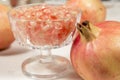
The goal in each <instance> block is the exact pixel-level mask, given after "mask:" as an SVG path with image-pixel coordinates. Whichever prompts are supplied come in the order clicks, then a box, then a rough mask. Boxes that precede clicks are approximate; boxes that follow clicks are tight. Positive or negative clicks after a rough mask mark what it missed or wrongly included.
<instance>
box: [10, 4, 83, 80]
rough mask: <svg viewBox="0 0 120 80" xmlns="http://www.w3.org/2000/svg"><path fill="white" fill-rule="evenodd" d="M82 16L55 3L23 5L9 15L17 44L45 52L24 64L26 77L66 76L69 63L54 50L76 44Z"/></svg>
mask: <svg viewBox="0 0 120 80" xmlns="http://www.w3.org/2000/svg"><path fill="white" fill-rule="evenodd" d="M80 15H81V13H80V10H77V9H72V8H71V7H69V6H66V5H61V4H55V3H47V4H42V3H40V4H29V5H23V6H19V7H16V8H13V9H12V10H11V11H10V12H9V19H10V23H11V27H12V31H13V34H14V36H15V39H16V41H17V42H18V43H19V44H21V45H23V46H27V47H29V48H32V49H38V50H40V52H41V53H40V55H37V56H34V57H30V58H28V59H26V60H25V61H24V62H23V64H22V71H23V73H24V74H25V75H26V76H29V77H31V78H35V79H41V78H42V80H43V79H53V78H57V77H58V76H60V75H64V72H65V71H66V70H67V69H68V65H69V61H68V60H67V59H66V58H64V57H62V56H58V55H52V53H51V49H55V48H60V47H63V46H65V45H68V44H69V43H70V42H71V41H72V34H73V31H74V30H75V26H76V23H77V22H80Z"/></svg>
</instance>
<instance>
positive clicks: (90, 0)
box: [67, 0, 106, 24]
mask: <svg viewBox="0 0 120 80" xmlns="http://www.w3.org/2000/svg"><path fill="white" fill-rule="evenodd" d="M67 5H70V6H71V7H73V8H80V9H81V11H82V19H81V22H83V21H85V20H88V21H90V22H91V23H93V24H94V23H98V22H101V21H104V20H105V17H106V8H105V6H104V5H103V3H102V2H101V0H68V1H67Z"/></svg>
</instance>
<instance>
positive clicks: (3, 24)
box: [0, 4, 14, 50]
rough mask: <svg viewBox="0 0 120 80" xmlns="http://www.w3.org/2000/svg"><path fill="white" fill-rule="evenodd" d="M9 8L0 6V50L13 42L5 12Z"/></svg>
mask: <svg viewBox="0 0 120 80" xmlns="http://www.w3.org/2000/svg"><path fill="white" fill-rule="evenodd" d="M9 10H10V8H9V7H8V6H6V5H2V4H0V50H1V49H5V48H8V47H9V46H10V45H11V43H12V42H13V41H14V37H13V33H12V31H11V28H10V23H9V20H8V15H7V12H8V11H9Z"/></svg>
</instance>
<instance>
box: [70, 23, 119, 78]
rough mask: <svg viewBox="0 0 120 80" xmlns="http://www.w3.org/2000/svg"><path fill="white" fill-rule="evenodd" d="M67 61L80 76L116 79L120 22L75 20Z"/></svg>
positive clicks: (117, 75)
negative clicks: (94, 22)
mask: <svg viewBox="0 0 120 80" xmlns="http://www.w3.org/2000/svg"><path fill="white" fill-rule="evenodd" d="M77 28H78V31H79V33H80V34H79V35H78V36H77V37H76V39H75V40H74V42H73V44H72V48H71V62H72V65H73V67H74V69H75V70H76V72H77V73H78V74H79V75H80V76H81V77H82V78H83V79H84V80H120V22H117V21H104V22H101V23H99V24H96V25H95V26H94V25H92V24H90V23H89V22H88V21H86V22H83V23H82V24H78V27H77Z"/></svg>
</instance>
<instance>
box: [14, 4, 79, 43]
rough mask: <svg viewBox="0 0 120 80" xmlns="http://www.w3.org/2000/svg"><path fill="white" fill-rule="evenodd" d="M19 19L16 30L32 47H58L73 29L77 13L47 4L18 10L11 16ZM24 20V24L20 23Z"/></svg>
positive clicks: (67, 8) (63, 7) (65, 7)
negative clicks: (25, 37) (26, 38)
mask: <svg viewBox="0 0 120 80" xmlns="http://www.w3.org/2000/svg"><path fill="white" fill-rule="evenodd" d="M13 15H14V16H15V18H19V20H18V21H17V22H16V24H15V25H16V28H18V30H20V31H22V36H24V35H27V37H28V39H29V40H30V42H31V43H32V44H34V45H60V44H62V43H63V42H64V41H65V40H66V39H67V38H68V37H69V35H70V34H71V32H72V31H73V30H74V29H75V23H76V15H77V11H75V10H71V8H69V7H67V6H62V5H61V6H51V5H47V4H43V5H36V6H31V7H27V8H20V9H18V10H16V11H15V13H14V14H13ZM22 20H24V22H22Z"/></svg>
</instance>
